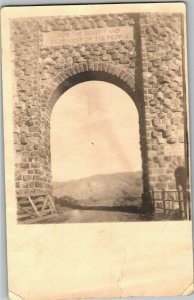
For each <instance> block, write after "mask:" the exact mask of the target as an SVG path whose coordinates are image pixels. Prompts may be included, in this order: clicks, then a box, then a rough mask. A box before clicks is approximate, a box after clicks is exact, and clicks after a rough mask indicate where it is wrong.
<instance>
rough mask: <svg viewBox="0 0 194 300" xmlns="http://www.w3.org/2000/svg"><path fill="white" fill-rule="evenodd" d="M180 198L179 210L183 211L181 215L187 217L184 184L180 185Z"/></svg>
mask: <svg viewBox="0 0 194 300" xmlns="http://www.w3.org/2000/svg"><path fill="white" fill-rule="evenodd" d="M178 199H179V210H180V213H181V217H182V218H185V207H184V199H183V190H182V186H181V185H178Z"/></svg>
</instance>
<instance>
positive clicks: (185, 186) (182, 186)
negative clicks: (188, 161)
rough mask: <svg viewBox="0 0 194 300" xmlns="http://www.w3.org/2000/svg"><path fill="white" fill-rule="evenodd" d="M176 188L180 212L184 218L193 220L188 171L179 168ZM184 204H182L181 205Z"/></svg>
mask: <svg viewBox="0 0 194 300" xmlns="http://www.w3.org/2000/svg"><path fill="white" fill-rule="evenodd" d="M175 178H176V186H177V190H178V194H179V201H180V202H179V203H180V210H181V211H182V214H183V217H184V218H186V219H189V220H190V219H191V201H190V189H189V182H188V178H189V177H188V174H187V170H186V168H184V167H178V168H177V169H176V170H175ZM181 203H182V204H181Z"/></svg>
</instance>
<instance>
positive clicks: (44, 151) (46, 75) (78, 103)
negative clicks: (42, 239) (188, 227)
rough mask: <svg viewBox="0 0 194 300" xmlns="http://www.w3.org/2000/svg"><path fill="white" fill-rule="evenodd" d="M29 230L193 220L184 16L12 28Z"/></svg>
mask: <svg viewBox="0 0 194 300" xmlns="http://www.w3.org/2000/svg"><path fill="white" fill-rule="evenodd" d="M10 32H11V36H10V39H11V41H10V43H11V47H12V49H11V50H12V51H11V55H12V60H13V77H14V83H15V90H14V97H13V103H14V108H13V110H14V111H13V118H14V132H13V134H14V148H15V189H16V198H17V205H18V211H17V219H18V222H20V223H37V222H38V223H47V222H49V223H50V222H51V223H65V222H68V223H74V222H78V223H79V222H111V221H113V222H131V221H154V220H176V219H177V220H178V219H190V218H191V205H190V181H189V152H188V129H187V102H186V94H185V88H186V81H185V80H186V79H185V76H186V75H185V45H184V40H185V37H184V14H183V13H168V14H167V13H157V14H156V13H155V14H154V13H130V12H128V13H120V14H96V15H95V14H92V15H86V16H85V15H84V16H82V15H81V14H80V15H78V16H76V17H73V16H70V15H69V16H64V17H63V16H60V15H59V16H52V15H51V16H48V17H29V18H17V17H16V18H14V17H13V18H11V19H10Z"/></svg>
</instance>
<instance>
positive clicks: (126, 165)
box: [51, 81, 141, 181]
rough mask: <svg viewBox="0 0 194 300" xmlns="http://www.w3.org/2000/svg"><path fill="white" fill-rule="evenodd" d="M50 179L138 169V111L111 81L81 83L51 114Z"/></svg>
mask: <svg viewBox="0 0 194 300" xmlns="http://www.w3.org/2000/svg"><path fill="white" fill-rule="evenodd" d="M51 159H52V175H53V180H56V181H66V180H70V179H78V178H83V177H87V176H91V175H95V174H108V173H115V172H127V171H136V170H140V169H141V154H140V146H139V125H138V113H137V109H136V107H135V104H134V103H133V101H132V100H131V98H130V97H129V96H128V95H127V94H126V93H125V92H124V91H123V90H122V89H120V88H118V87H117V86H114V85H113V84H110V83H105V82H100V81H90V82H84V83H80V84H78V85H76V86H74V87H73V88H71V89H69V90H68V91H67V92H65V93H64V94H63V95H62V96H61V97H60V98H59V99H58V101H57V103H56V104H55V106H54V108H53V112H52V116H51Z"/></svg>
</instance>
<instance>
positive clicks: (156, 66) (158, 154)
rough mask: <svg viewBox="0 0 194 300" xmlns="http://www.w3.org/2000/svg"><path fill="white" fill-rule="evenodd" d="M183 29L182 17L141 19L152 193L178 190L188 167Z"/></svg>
mask: <svg viewBox="0 0 194 300" xmlns="http://www.w3.org/2000/svg"><path fill="white" fill-rule="evenodd" d="M181 26H182V23H181V15H179V14H173V15H172V14H169V15H168V14H153V13H152V14H142V15H141V16H140V31H141V44H142V65H143V82H144V105H145V114H146V124H145V126H146V136H147V149H148V153H147V155H148V177H149V186H150V189H152V188H154V189H156V190H160V189H167V190H171V189H176V179H175V171H176V168H177V167H179V166H183V167H184V166H185V149H184V109H183V108H184V100H183V77H182V64H183V59H182V48H181V46H180V45H181V43H182V36H181Z"/></svg>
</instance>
